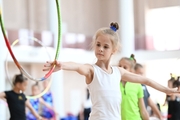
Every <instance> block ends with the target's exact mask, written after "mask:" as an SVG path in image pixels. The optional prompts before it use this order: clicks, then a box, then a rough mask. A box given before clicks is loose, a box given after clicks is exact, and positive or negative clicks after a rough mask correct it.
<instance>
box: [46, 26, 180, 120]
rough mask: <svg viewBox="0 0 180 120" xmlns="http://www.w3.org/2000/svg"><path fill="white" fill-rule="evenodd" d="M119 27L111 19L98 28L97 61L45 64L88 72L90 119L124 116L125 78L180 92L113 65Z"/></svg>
mask: <svg viewBox="0 0 180 120" xmlns="http://www.w3.org/2000/svg"><path fill="white" fill-rule="evenodd" d="M118 29H119V26H118V23H111V24H110V28H100V29H99V30H97V32H96V34H95V36H94V41H93V48H94V50H95V56H96V57H97V62H96V63H95V64H93V65H91V64H80V63H74V62H58V61H53V62H47V63H46V64H45V65H44V68H43V71H48V70H50V69H51V68H52V67H53V66H54V64H56V67H55V69H54V72H56V71H58V70H68V71H76V72H78V73H79V74H81V75H83V76H85V78H86V83H87V86H88V89H89V92H90V95H91V101H92V109H91V110H92V111H91V113H90V117H89V120H121V112H120V107H121V106H120V103H121V92H120V87H119V84H120V81H121V80H124V81H129V82H134V83H142V84H146V85H148V86H151V87H153V88H155V89H157V90H159V91H162V92H164V93H166V94H172V93H180V92H179V91H178V90H177V89H171V88H167V87H164V86H162V85H160V84H159V83H157V82H155V81H153V80H150V79H148V78H145V77H143V76H139V75H137V74H133V73H131V72H128V71H126V70H125V69H123V68H121V67H117V66H114V67H113V66H111V65H110V59H111V57H112V55H113V54H115V53H116V51H117V50H118V48H119V37H118V33H117V32H116V31H117V30H118Z"/></svg>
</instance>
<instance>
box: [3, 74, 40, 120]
mask: <svg viewBox="0 0 180 120" xmlns="http://www.w3.org/2000/svg"><path fill="white" fill-rule="evenodd" d="M13 85H14V86H13V89H12V90H10V91H5V92H1V93H0V98H1V99H6V100H7V104H8V107H9V111H10V120H26V113H25V107H28V108H29V109H30V111H31V112H32V113H33V114H34V116H36V118H37V119H38V120H42V117H41V116H39V115H38V114H37V113H36V112H35V110H34V109H33V107H32V106H31V104H30V103H29V102H28V100H27V99H26V96H25V95H24V93H23V91H25V89H26V87H27V78H25V77H24V76H23V75H22V74H19V75H15V79H14V81H13Z"/></svg>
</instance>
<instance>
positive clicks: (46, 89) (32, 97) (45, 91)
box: [5, 38, 52, 99]
mask: <svg viewBox="0 0 180 120" xmlns="http://www.w3.org/2000/svg"><path fill="white" fill-rule="evenodd" d="M32 40H34V41H36V42H38V43H39V44H40V45H42V46H43V44H42V43H41V42H40V41H39V40H38V39H36V38H33V39H32ZM18 42H19V40H18V39H17V40H15V41H14V42H13V43H12V45H11V47H13V46H14V45H16V44H17V43H18ZM43 47H44V46H43ZM44 48H45V49H46V47H44ZM46 51H47V49H46ZM48 56H49V57H50V55H49V54H48ZM7 59H8V54H7V56H6V61H5V69H6V74H7V79H8V81H9V83H10V84H11V86H12V87H13V84H12V81H11V80H10V77H9V74H8V73H9V71H8V62H7ZM51 84H52V79H50V81H49V83H48V85H47V87H46V88H45V89H44V90H43V91H42V92H41V93H39V94H38V95H35V96H28V95H26V98H27V99H36V98H39V97H42V96H43V95H44V94H45V93H47V91H48V90H49V89H50V86H51Z"/></svg>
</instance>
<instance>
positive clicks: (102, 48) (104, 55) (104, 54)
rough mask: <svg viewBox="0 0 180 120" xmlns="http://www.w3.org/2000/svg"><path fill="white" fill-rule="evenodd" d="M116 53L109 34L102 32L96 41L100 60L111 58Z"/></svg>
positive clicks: (96, 50) (96, 49)
mask: <svg viewBox="0 0 180 120" xmlns="http://www.w3.org/2000/svg"><path fill="white" fill-rule="evenodd" d="M113 53H114V50H113V45H112V42H111V39H110V36H109V35H106V34H101V35H99V36H98V37H97V39H96V42H95V55H96V57H97V59H98V60H109V59H110V57H111V55H112V54H113Z"/></svg>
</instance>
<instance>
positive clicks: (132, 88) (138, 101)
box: [119, 54, 149, 120]
mask: <svg viewBox="0 0 180 120" xmlns="http://www.w3.org/2000/svg"><path fill="white" fill-rule="evenodd" d="M135 64H136V59H135V58H134V55H133V54H132V55H131V56H130V58H128V57H123V58H121V59H120V61H119V67H122V68H124V69H126V70H127V71H129V72H134V67H135ZM120 89H121V94H122V103H121V112H122V113H121V119H122V120H149V115H148V112H147V110H146V107H145V104H144V99H143V97H144V95H143V89H142V86H141V84H139V83H131V82H127V81H124V80H121V83H120Z"/></svg>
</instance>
